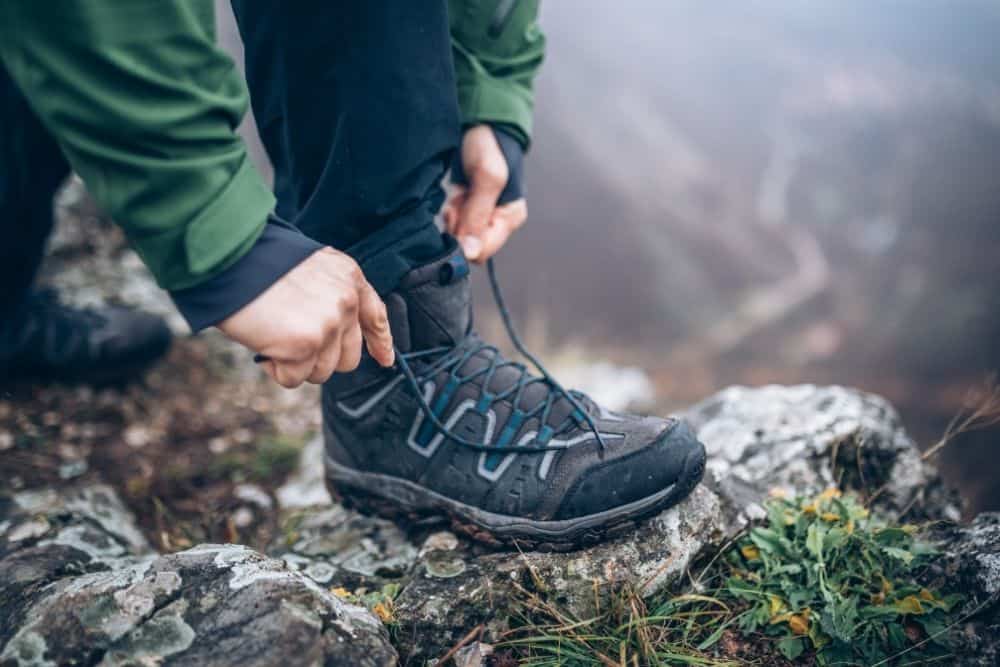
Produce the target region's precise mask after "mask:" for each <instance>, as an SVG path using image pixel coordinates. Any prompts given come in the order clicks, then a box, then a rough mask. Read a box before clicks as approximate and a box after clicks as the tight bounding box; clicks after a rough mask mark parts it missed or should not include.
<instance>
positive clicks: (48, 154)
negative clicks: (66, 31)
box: [0, 0, 459, 353]
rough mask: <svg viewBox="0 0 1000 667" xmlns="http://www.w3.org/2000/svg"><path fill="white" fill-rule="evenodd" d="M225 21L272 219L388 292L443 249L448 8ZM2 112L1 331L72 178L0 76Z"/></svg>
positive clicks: (453, 137)
mask: <svg viewBox="0 0 1000 667" xmlns="http://www.w3.org/2000/svg"><path fill="white" fill-rule="evenodd" d="M233 9H234V11H235V13H236V16H237V21H238V23H239V27H240V32H241V34H242V36H243V40H244V43H245V48H246V65H247V80H248V83H249V86H250V92H251V100H252V104H253V110H254V114H255V116H256V119H257V124H258V126H259V128H260V133H261V138H262V139H263V142H264V145H265V147H266V148H267V151H268V154H269V155H270V157H271V160H272V162H273V163H274V168H275V190H276V194H277V195H278V213H279V215H281V216H282V217H284V218H286V219H288V220H290V221H292V222H294V223H295V224H296V225H298V226H299V228H300V229H301V230H302V231H303V232H305V233H306V234H307V235H309V236H311V237H313V238H315V239H316V240H318V241H320V242H322V243H325V244H328V245H331V246H333V247H335V248H338V249H341V250H346V251H348V252H350V253H351V254H352V255H353V256H354V257H355V259H357V260H358V262H359V263H360V264H361V265H362V267H363V269H364V271H365V275H366V276H367V277H368V280H369V281H370V282H371V283H372V284H373V285H374V286H375V288H376V289H377V290H378V291H379V292H382V293H385V292H387V291H390V290H391V289H392V288H393V287H394V286H395V284H396V283H397V282H398V280H399V279H400V278H401V277H402V276H403V275H404V274H405V273H406V272H407V271H409V270H410V269H411V268H412V267H413V266H415V265H416V264H418V263H422V262H423V261H426V260H427V259H429V258H430V257H432V256H434V255H435V254H437V253H438V252H440V251H441V250H442V249H443V244H442V241H441V238H440V235H439V234H438V232H437V230H436V229H435V227H434V224H433V217H434V215H435V213H436V212H437V210H438V208H439V207H440V205H441V203H442V200H443V196H444V195H443V192H442V190H441V187H440V180H441V176H442V174H443V173H444V171H445V169H446V166H447V164H448V161H449V159H450V155H451V152H452V150H453V149H454V148H455V146H456V145H457V143H458V137H459V116H458V105H457V101H456V95H455V82H454V72H453V66H452V60H451V46H450V44H451V43H450V38H449V35H448V16H447V6H446V3H445V0H421V1H420V2H399V1H398V0H364V2H355V1H354V0H344V1H342V2H335V1H333V0H296V1H295V2H288V1H287V0H233ZM0 105H2V107H0V118H2V119H3V121H4V122H3V123H0V290H2V291H0V330H2V328H3V325H4V324H5V323H10V322H11V321H13V320H14V319H15V317H14V315H15V311H16V309H17V307H18V305H19V304H20V303H21V300H22V298H23V296H24V294H25V292H26V291H27V289H28V288H29V287H30V285H31V283H32V281H33V279H34V276H35V273H36V271H37V269H38V265H39V263H40V262H41V259H42V257H43V254H44V247H45V240H46V239H47V237H48V235H49V232H50V231H51V229H52V221H53V218H52V197H53V195H54V194H55V192H56V190H57V188H58V187H59V185H60V183H61V182H62V181H63V180H64V179H65V177H66V176H67V174H68V173H69V166H68V164H67V163H66V160H65V158H64V157H63V155H62V153H61V152H60V150H59V148H58V146H57V145H56V143H55V141H54V140H53V139H52V137H51V136H50V135H49V134H48V132H47V131H46V130H45V129H44V128H43V127H42V125H41V123H40V122H39V120H38V118H37V117H36V116H35V114H34V113H33V112H32V111H31V109H30V108H29V107H28V104H27V102H26V100H25V99H24V97H23V95H21V93H20V91H19V90H18V89H17V87H16V86H15V85H14V83H13V81H11V79H10V77H9V76H8V75H7V73H6V72H5V71H4V70H3V68H2V67H0ZM0 340H2V336H0ZM0 353H2V350H0Z"/></svg>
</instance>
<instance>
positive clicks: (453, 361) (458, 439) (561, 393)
mask: <svg viewBox="0 0 1000 667" xmlns="http://www.w3.org/2000/svg"><path fill="white" fill-rule="evenodd" d="M486 266H487V272H488V274H489V280H490V287H491V289H492V291H493V299H494V301H495V302H496V305H497V309H498V310H499V311H500V317H501V318H502V319H503V323H504V328H505V329H506V330H507V335H508V336H509V337H510V341H511V343H512V344H513V345H514V348H515V349H516V350H517V351H518V352H520V353H521V355H522V356H523V357H524V358H525V359H527V360H528V361H530V362H531V364H532V365H533V366H534V367H535V368H536V369H537V370H538V373H539V374H540V375H541V376H542V377H540V378H536V377H531V376H530V375H529V374H528V372H527V368H526V367H525V366H524V364H520V363H517V362H512V361H503V362H498V359H499V358H500V355H499V350H498V349H497V348H496V347H494V346H492V345H487V344H485V343H482V342H479V343H476V342H475V341H472V340H470V338H471V337H472V336H473V334H471V333H470V334H469V336H467V337H466V338H465V339H464V340H462V341H461V342H460V343H459V344H458V345H457V346H455V347H454V348H450V347H435V348H431V349H427V350H418V351H416V352H409V353H406V354H403V353H401V352H400V351H399V350H398V349H396V350H395V351H396V360H397V364H398V365H399V367H400V369H401V370H402V371H403V375H405V376H406V379H407V382H408V383H409V385H410V388H411V390H412V391H413V395H414V396H415V397H416V399H417V404H418V405H419V407H420V410H421V412H423V415H424V417H425V419H427V421H428V422H429V423H430V424H431V425H433V427H434V429H436V430H437V432H438V433H440V434H441V435H442V436H444V437H445V438H446V439H448V440H451V441H452V442H455V443H457V444H459V445H461V446H463V447H468V448H469V449H473V450H475V451H482V452H491V453H514V452H519V453H530V452H547V451H552V450H557V449H564V448H565V446H564V445H550V444H543V445H509V444H506V442H504V440H507V441H509V438H505V439H501V440H500V441H499V442H504V444H498V445H490V444H484V443H480V442H474V441H472V440H468V439H466V438H463V437H462V436H460V435H457V434H455V433H453V432H452V431H451V429H449V428H448V427H447V426H445V425H444V424H443V423H442V422H441V420H440V419H439V418H438V416H437V411H435V410H434V408H432V407H431V405H430V404H429V403H428V402H427V400H426V399H425V398H424V395H423V392H422V391H421V390H420V378H418V377H417V375H416V373H414V372H413V368H412V367H411V365H410V362H412V361H416V360H420V359H424V358H428V357H434V356H437V355H440V357H439V358H438V359H437V360H436V361H434V362H432V363H431V364H430V366H429V367H428V368H427V369H426V370H425V371H424V372H423V373H422V374H421V375H422V376H423V377H425V378H426V377H429V376H432V375H434V374H437V373H439V372H441V371H442V370H445V369H449V368H450V373H449V379H448V383H449V388H450V389H451V390H452V391H454V389H456V388H457V385H458V384H462V383H465V382H469V381H471V380H473V379H475V378H478V377H479V376H480V375H485V376H486V377H485V378H484V379H483V391H482V394H481V395H480V400H479V401H478V403H477V406H476V407H477V409H478V410H479V411H480V412H485V410H486V409H487V408H488V406H489V404H492V403H493V402H494V401H498V400H503V399H506V398H511V404H512V405H513V407H514V412H513V413H512V416H513V415H516V416H517V418H518V424H517V426H518V427H520V424H521V423H523V422H524V421H526V420H528V419H530V418H532V417H535V416H538V417H539V421H540V423H541V425H542V428H541V429H540V431H539V435H541V434H542V433H544V434H545V437H544V438H539V437H536V442H537V441H539V440H541V441H542V442H545V443H548V442H549V440H550V439H551V438H552V436H553V435H554V434H555V433H558V432H560V431H562V430H564V429H565V428H566V427H567V424H568V422H571V421H572V422H575V423H576V424H577V425H580V421H583V422H585V423H586V425H587V427H588V429H589V430H590V432H591V433H593V434H594V438H595V439H596V440H597V444H598V446H599V448H600V451H601V453H602V455H603V453H604V451H605V449H606V445H605V442H604V438H603V437H601V433H600V431H598V429H597V425H596V424H595V423H594V420H593V418H592V417H591V416H590V413H589V412H587V410H585V409H584V408H583V406H582V405H581V404H580V402H579V400H577V398H576V396H577V394H576V392H572V391H567V390H566V389H563V387H562V385H560V384H559V382H558V381H556V379H555V378H553V377H552V375H551V374H550V373H549V372H548V371H547V370H546V369H545V367H544V366H542V364H541V362H539V361H538V359H536V358H535V356H534V355H532V354H531V353H530V352H528V351H527V349H526V348H525V347H524V344H523V343H522V342H521V339H520V337H519V336H518V335H517V331H516V330H515V329H514V324H513V322H512V321H511V317H510V311H508V310H507V305H506V303H505V302H504V299H503V295H502V294H501V291H500V285H499V282H498V281H497V278H496V269H495V267H494V264H493V260H492V259H490V260H488V261H487V263H486ZM463 349H464V352H463V353H461V354H455V353H456V352H458V351H459V350H463ZM483 353H486V354H487V355H488V356H489V358H490V363H489V365H488V366H487V367H486V368H482V369H479V370H477V371H474V372H472V373H470V374H468V375H466V376H461V375H459V372H460V371H461V369H462V368H463V367H464V366H465V364H466V362H467V361H469V360H470V359H472V358H473V357H475V356H476V355H479V354H483ZM501 366H510V367H513V368H515V369H517V370H519V371H520V376H519V378H518V381H517V382H515V383H514V385H513V386H511V387H510V388H508V389H506V390H504V391H502V392H499V393H497V394H492V393H490V392H489V391H488V387H489V384H490V380H492V378H493V375H494V374H495V373H496V371H497V370H498V369H499V368H500V367H501ZM536 382H542V383H545V384H547V385H548V387H549V389H550V391H549V392H548V393H547V394H546V397H545V400H543V401H542V402H541V403H539V404H538V405H536V406H535V407H534V408H532V409H530V410H522V409H521V398H522V397H523V395H524V392H525V390H526V389H527V388H528V387H529V386H531V385H532V384H534V383H536ZM456 383H457V384H456ZM453 385H454V386H453ZM447 394H448V395H449V396H450V394H451V391H449V392H447ZM487 397H488V398H487ZM556 397H562V398H564V399H566V401H568V402H569V404H570V405H571V406H572V407H573V412H572V414H570V415H569V416H568V417H566V419H564V420H563V422H562V424H560V425H559V426H558V427H556V428H555V429H553V428H552V427H551V426H549V424H548V419H549V416H550V415H551V412H552V408H553V405H554V403H555V399H556ZM484 401H488V402H487V403H484ZM441 407H443V406H441ZM512 435H513V434H511V436H512Z"/></svg>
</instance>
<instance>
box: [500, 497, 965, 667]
mask: <svg viewBox="0 0 1000 667" xmlns="http://www.w3.org/2000/svg"><path fill="white" fill-rule="evenodd" d="M766 509H767V519H766V520H765V521H764V522H762V525H758V526H755V527H753V528H751V529H750V530H749V531H747V532H746V533H745V534H744V535H742V536H741V537H740V538H739V539H737V540H735V541H734V542H733V543H732V544H731V545H730V546H729V547H728V548H726V549H725V550H724V551H723V552H721V553H720V554H718V555H717V557H716V558H714V559H712V562H711V563H709V565H708V566H706V568H705V570H704V571H703V572H702V573H701V574H700V575H699V576H698V577H697V579H696V583H695V584H694V585H692V586H691V590H693V591H695V590H696V591H698V592H688V593H683V594H677V593H674V594H665V595H661V596H658V597H655V598H653V599H651V600H643V599H642V598H641V596H639V595H637V594H635V593H634V592H632V591H628V590H622V591H617V592H616V593H615V594H614V595H612V596H610V600H609V601H607V602H606V603H605V604H604V606H605V608H604V609H599V611H598V613H597V615H595V616H594V617H593V618H589V619H577V618H574V617H572V616H571V615H570V614H569V613H567V612H566V611H565V610H563V609H560V607H559V606H558V605H557V604H555V603H553V602H551V601H549V600H547V599H546V598H545V595H544V593H535V592H531V591H528V590H525V589H521V593H522V597H523V599H522V600H520V601H519V603H518V604H519V609H520V611H519V613H518V615H517V617H515V618H514V619H512V620H513V624H514V625H515V626H516V627H515V629H514V630H513V631H512V632H511V633H509V634H508V636H507V637H506V638H505V639H504V641H503V642H502V643H501V644H500V646H499V647H498V648H500V649H501V650H505V651H508V652H509V653H510V657H516V658H517V660H518V661H519V662H520V664H524V665H533V666H536V667H541V666H549V665H552V666H555V665H560V666H562V665H566V666H576V665H580V666H583V665H602V666H604V667H607V666H609V665H619V666H621V665H625V666H629V665H631V666H634V667H638V666H640V665H642V666H645V665H712V666H719V667H721V666H724V665H746V664H749V665H755V664H756V665H775V664H817V665H824V666H826V665H829V666H833V665H903V664H905V665H916V664H950V658H949V656H950V653H949V649H948V639H949V628H950V626H951V624H952V623H953V622H954V621H955V620H956V619H955V618H954V616H955V610H956V608H957V606H958V604H957V603H958V602H959V596H957V595H944V594H942V593H941V592H940V591H933V590H928V589H927V588H925V587H924V586H922V585H921V583H920V579H921V574H922V572H923V571H924V568H925V567H926V565H927V564H928V562H929V560H930V559H931V558H932V557H933V555H934V552H933V549H931V548H930V546H928V545H927V544H926V543H925V542H923V541H921V539H920V530H919V529H918V527H916V526H911V525H892V524H890V523H889V522H887V521H885V520H883V519H881V518H880V517H878V516H874V515H872V514H870V513H869V511H868V510H867V509H866V508H864V507H863V506H862V505H861V504H859V503H858V501H857V500H855V499H854V498H853V497H841V496H840V493H839V492H837V491H836V490H830V491H827V492H825V493H823V494H820V495H819V496H816V497H813V498H795V499H784V498H773V499H771V500H769V501H768V502H767V503H766Z"/></svg>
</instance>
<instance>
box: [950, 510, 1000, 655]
mask: <svg viewBox="0 0 1000 667" xmlns="http://www.w3.org/2000/svg"><path fill="white" fill-rule="evenodd" d="M937 542H938V548H939V549H940V550H941V555H940V556H939V557H938V558H937V560H936V572H935V574H936V575H937V578H938V580H937V581H936V582H935V583H936V584H937V585H938V586H949V587H951V588H952V589H954V590H959V591H962V592H963V593H965V595H966V601H965V606H964V607H963V609H962V614H963V615H966V616H969V617H970V618H969V622H968V623H966V624H965V628H964V632H963V633H962V635H961V638H962V643H963V645H962V648H961V652H962V654H963V655H964V656H967V657H966V658H964V662H963V663H962V664H963V665H970V666H977V665H978V666H981V667H993V666H994V665H1000V513H997V512H989V513H983V514H980V515H979V516H977V517H976V518H975V519H974V520H973V521H972V522H970V523H969V524H967V525H946V526H944V527H942V528H940V529H939V530H938V534H937Z"/></svg>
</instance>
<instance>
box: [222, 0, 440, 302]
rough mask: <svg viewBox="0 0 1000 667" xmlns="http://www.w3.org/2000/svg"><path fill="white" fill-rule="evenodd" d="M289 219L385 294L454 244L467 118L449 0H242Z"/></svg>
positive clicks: (255, 101)
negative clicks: (453, 210)
mask: <svg viewBox="0 0 1000 667" xmlns="http://www.w3.org/2000/svg"><path fill="white" fill-rule="evenodd" d="M233 10H234V13H235V14H236V20H237V23H238V24H239V28H240V34H241V35H242V37H243V43H244V48H245V50H246V67H247V82H248V84H249V86H250V99H251V103H252V105H253V111H254V116H255V118H256V120H257V125H258V127H259V129H260V135H261V139H262V140H263V142H264V146H265V148H266V149H267V152H268V155H269V156H270V158H271V161H272V163H273V164H274V169H275V193H276V194H277V196H278V214H279V215H280V216H282V217H283V218H285V219H287V220H290V221H292V222H293V223H295V224H296V225H297V226H298V227H299V229H301V230H302V231H303V232H305V233H306V234H307V235H309V236H311V237H312V238H314V239H316V240H317V241H320V242H321V243H324V244H327V245H331V246H333V247H334V248H338V249H341V250H347V251H348V252H349V253H350V254H351V255H352V256H353V257H354V258H355V259H356V260H358V262H359V263H360V264H361V266H362V268H363V269H364V273H365V275H366V277H367V278H368V280H369V282H371V283H372V285H373V286H374V287H375V289H376V290H377V291H379V292H380V293H385V292H387V291H389V290H391V289H392V288H393V287H394V286H395V285H396V283H397V282H398V281H399V279H400V278H401V277H402V276H403V274H405V273H406V272H407V271H409V270H410V269H411V268H412V267H413V266H414V265H415V264H417V263H422V262H423V261H425V260H427V259H429V258H430V257H432V256H433V255H435V254H437V253H438V252H440V251H441V250H442V249H443V245H442V241H441V237H440V234H439V233H438V232H437V230H436V229H435V227H434V225H433V218H434V214H435V213H436V212H437V210H438V209H439V208H440V206H441V203H442V201H443V199H444V192H443V191H442V189H441V186H440V181H441V177H442V175H443V174H444V172H445V170H446V168H447V165H448V163H449V160H450V157H451V153H452V150H453V149H454V148H455V147H456V146H457V144H458V138H459V114H458V101H457V97H456V93H455V75H454V67H453V64H452V58H451V40H450V37H449V34H448V14H447V4H446V2H445V0H420V1H418V2H409V1H408V2H399V0H364V2H357V1H355V0H341V1H335V0H297V1H295V2H288V1H287V0H233Z"/></svg>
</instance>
